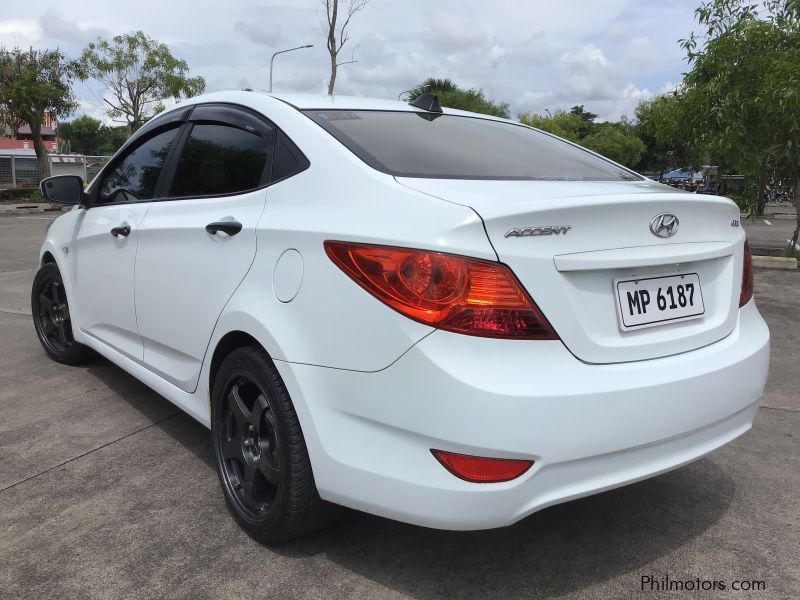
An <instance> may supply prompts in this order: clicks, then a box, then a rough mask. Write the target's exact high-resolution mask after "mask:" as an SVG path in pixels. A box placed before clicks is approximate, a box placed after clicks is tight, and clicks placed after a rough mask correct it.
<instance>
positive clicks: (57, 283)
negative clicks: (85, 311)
mask: <svg viewBox="0 0 800 600" xmlns="http://www.w3.org/2000/svg"><path fill="white" fill-rule="evenodd" d="M31 313H32V314H33V324H34V326H35V327H36V335H37V336H38V337H39V341H40V342H41V344H42V346H43V347H44V350H45V352H47V354H48V356H50V358H52V359H54V360H56V361H58V362H61V363H65V364H78V363H82V362H86V361H87V360H90V359H91V358H93V356H94V355H93V353H92V351H91V350H90V349H89V348H87V347H86V346H84V345H83V344H79V343H77V342H76V341H75V338H74V337H73V335H72V319H71V316H70V309H69V302H67V291H66V289H65V287H64V281H63V279H62V278H61V273H60V271H59V270H58V266H57V265H55V264H54V263H49V264H46V265H43V266H42V268H41V269H39V271H38V272H37V273H36V277H34V280H33V287H32V289H31Z"/></svg>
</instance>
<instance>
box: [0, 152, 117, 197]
mask: <svg viewBox="0 0 800 600" xmlns="http://www.w3.org/2000/svg"><path fill="white" fill-rule="evenodd" d="M109 158H111V157H110V156H83V155H80V154H50V155H48V160H49V161H50V174H51V175H79V176H81V177H83V180H84V181H85V182H86V183H88V182H89V181H91V180H92V179H93V178H94V176H95V175H97V173H98V172H99V171H100V169H102V168H103V166H104V165H105V164H106V163H107V162H108V159H109ZM40 180H41V177H40V176H39V164H38V163H37V161H36V157H35V156H20V155H17V154H2V153H0V189H8V188H21V189H24V188H37V187H39V181H40Z"/></svg>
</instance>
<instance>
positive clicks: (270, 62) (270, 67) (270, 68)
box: [269, 44, 314, 92]
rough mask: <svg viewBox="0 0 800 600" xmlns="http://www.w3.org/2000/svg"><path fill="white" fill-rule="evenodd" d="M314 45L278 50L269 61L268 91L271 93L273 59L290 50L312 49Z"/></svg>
mask: <svg viewBox="0 0 800 600" xmlns="http://www.w3.org/2000/svg"><path fill="white" fill-rule="evenodd" d="M313 47H314V44H306V45H305V46H297V48H289V49H287V50H279V51H278V52H276V53H275V54H273V55H272V58H270V59H269V91H270V92H272V65H273V63H274V62H275V57H276V56H278V54H283V53H285V52H291V51H292V50H301V49H302V48H313Z"/></svg>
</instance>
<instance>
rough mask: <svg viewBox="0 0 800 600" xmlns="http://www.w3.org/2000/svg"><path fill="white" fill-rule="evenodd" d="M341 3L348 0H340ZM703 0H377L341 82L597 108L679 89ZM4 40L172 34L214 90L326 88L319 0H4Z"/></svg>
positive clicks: (626, 106) (92, 104)
mask: <svg viewBox="0 0 800 600" xmlns="http://www.w3.org/2000/svg"><path fill="white" fill-rule="evenodd" d="M340 1H341V2H342V3H345V2H346V1H347V0H340ZM697 4H698V0H557V1H555V2H554V1H553V0H547V1H544V0H490V1H487V0H371V1H370V2H369V3H368V4H367V6H366V8H365V9H364V10H363V12H361V13H359V14H357V15H356V16H355V17H354V18H353V21H352V23H351V28H350V38H351V39H350V42H348V44H347V45H346V46H345V48H344V50H343V51H342V55H340V60H350V59H351V58H353V59H355V60H357V61H358V62H356V63H354V64H350V65H345V66H342V67H340V68H339V74H338V77H337V82H336V93H337V94H353V95H359V96H373V97H378V98H397V96H398V94H400V93H401V92H403V91H404V90H408V89H409V88H411V87H413V86H414V85H416V84H417V83H419V82H421V81H423V80H424V79H425V78H427V77H448V78H450V79H452V80H453V81H455V82H456V83H457V84H459V85H461V86H463V87H475V88H481V89H483V91H484V93H485V94H486V96H487V97H488V98H490V99H492V100H496V101H502V102H507V103H509V105H510V107H511V113H512V116H516V115H517V114H519V113H521V112H527V111H533V112H536V113H540V114H544V112H545V109H547V110H550V111H551V112H554V111H555V110H557V109H566V110H568V109H569V108H570V107H571V106H574V105H576V104H582V105H584V106H585V107H586V109H587V110H590V111H591V112H594V113H597V114H598V115H599V116H600V120H616V119H618V118H619V117H620V116H621V115H628V116H633V109H634V108H635V106H636V104H637V103H638V102H639V101H641V100H644V99H648V98H650V97H653V96H654V95H657V94H659V93H663V92H665V91H667V90H669V89H672V88H673V87H674V85H675V84H676V83H677V82H679V81H680V80H681V74H682V72H683V71H685V70H686V63H685V61H684V60H683V52H682V51H681V49H680V48H679V46H678V43H677V41H678V39H680V38H683V37H686V36H687V35H688V34H689V32H690V31H692V29H693V28H694V27H695V23H694V8H695V7H696V6H697ZM2 5H3V8H2V10H1V11H0V44H2V45H4V46H5V47H14V46H20V47H28V46H31V45H32V46H34V47H36V48H45V47H55V46H58V47H60V48H61V49H62V50H63V51H64V52H65V53H66V54H67V55H68V56H70V57H74V58H77V57H78V55H79V54H80V52H81V49H82V48H83V47H84V46H85V45H86V44H87V43H88V42H91V41H94V40H95V39H96V38H97V37H98V36H102V37H107V36H112V35H116V34H120V33H124V32H127V31H134V30H137V29H140V30H142V31H144V32H145V33H146V34H148V35H149V36H151V37H153V38H155V39H157V40H159V41H162V42H165V43H166V44H168V45H169V47H170V49H171V50H172V53H173V55H175V56H176V57H178V58H181V59H184V60H186V61H187V62H188V63H189V66H190V68H191V72H192V74H200V75H202V76H203V77H204V78H205V80H206V91H217V90H225V89H241V88H244V87H250V88H253V89H255V90H265V89H266V88H267V83H268V78H269V60H270V56H271V55H272V53H273V52H275V51H277V50H281V49H285V48H290V47H293V46H299V45H303V44H314V48H310V49H305V50H298V51H296V52H291V53H287V54H284V55H281V56H278V57H277V58H276V59H275V70H274V83H273V89H274V91H276V92H280V91H287V92H289V91H291V92H311V93H320V94H322V93H324V92H325V90H326V89H327V80H328V75H329V68H330V67H329V59H328V54H327V50H326V48H325V33H324V31H323V28H322V25H321V23H320V18H321V16H322V5H321V0H261V1H252V0H251V1H245V0H224V1H221V0H217V1H209V0H136V1H135V2H133V1H128V2H120V1H118V0H70V1H69V2H53V1H52V0H50V1H42V0H26V1H25V2H13V1H12V0H2ZM75 93H76V96H77V98H78V100H79V102H80V109H79V112H78V114H90V115H92V116H97V117H100V116H101V115H102V93H103V92H102V89H101V88H99V87H98V86H97V85H96V84H93V83H91V82H87V83H78V84H77V85H76V87H75Z"/></svg>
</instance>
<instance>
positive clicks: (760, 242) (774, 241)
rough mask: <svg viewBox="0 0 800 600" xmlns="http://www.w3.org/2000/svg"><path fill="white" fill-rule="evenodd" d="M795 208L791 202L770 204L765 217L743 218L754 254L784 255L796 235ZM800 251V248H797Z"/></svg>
mask: <svg viewBox="0 0 800 600" xmlns="http://www.w3.org/2000/svg"><path fill="white" fill-rule="evenodd" d="M795 214H796V213H795V210H794V207H793V206H792V205H791V204H788V203H785V202H784V203H782V204H768V205H767V206H766V209H765V210H764V216H763V217H754V218H752V219H743V220H742V225H744V228H745V230H746V231H747V239H748V240H750V247H751V248H752V249H753V253H754V254H766V255H771V256H784V255H785V253H786V246H788V244H789V242H790V241H791V239H792V235H794V228H795V225H796V222H795ZM797 250H798V251H800V248H797Z"/></svg>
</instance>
